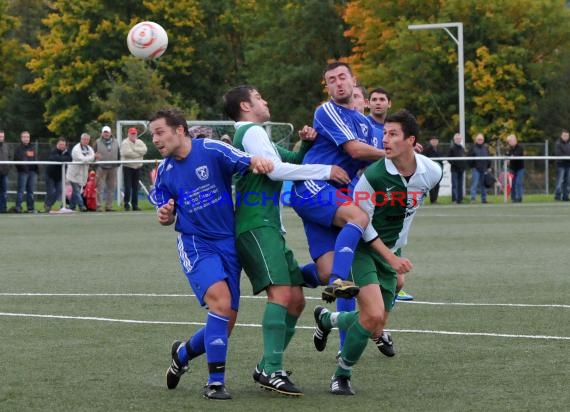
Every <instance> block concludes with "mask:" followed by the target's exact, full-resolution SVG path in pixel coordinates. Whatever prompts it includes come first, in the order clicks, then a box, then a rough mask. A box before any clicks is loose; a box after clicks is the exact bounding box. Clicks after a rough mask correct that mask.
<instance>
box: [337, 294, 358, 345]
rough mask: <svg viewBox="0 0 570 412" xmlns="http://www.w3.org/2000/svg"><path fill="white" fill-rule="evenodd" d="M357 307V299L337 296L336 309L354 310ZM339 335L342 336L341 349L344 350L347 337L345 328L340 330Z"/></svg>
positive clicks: (340, 310) (341, 310)
mask: <svg viewBox="0 0 570 412" xmlns="http://www.w3.org/2000/svg"><path fill="white" fill-rule="evenodd" d="M355 309H356V299H355V298H352V299H343V298H337V300H336V311H337V312H352V311H353V310H355ZM338 336H339V338H340V345H339V350H342V347H343V346H344V339H345V338H346V331H345V330H341V329H339V330H338Z"/></svg>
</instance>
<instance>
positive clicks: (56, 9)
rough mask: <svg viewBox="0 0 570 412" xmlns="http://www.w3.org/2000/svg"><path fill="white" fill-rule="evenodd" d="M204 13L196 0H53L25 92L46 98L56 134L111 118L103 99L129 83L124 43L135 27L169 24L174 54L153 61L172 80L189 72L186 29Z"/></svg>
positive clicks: (74, 131)
mask: <svg viewBox="0 0 570 412" xmlns="http://www.w3.org/2000/svg"><path fill="white" fill-rule="evenodd" d="M137 16H145V19H142V18H140V17H137ZM180 16H184V18H183V19H181V18H180ZM199 17H200V16H199V10H198V9H197V2H196V1H193V0H179V1H162V2H159V1H152V2H151V1H143V2H142V3H141V2H139V1H133V0H129V1H122V2H117V1H111V0H104V1H99V0H84V1H81V2H68V1H66V0H57V1H54V2H53V6H52V10H51V13H50V14H49V15H48V17H47V18H46V19H45V20H44V24H45V26H46V28H47V30H48V33H47V34H46V35H44V36H42V37H41V39H40V44H39V46H38V47H36V48H30V49H29V51H30V53H31V56H32V58H31V60H30V62H29V63H28V67H29V68H30V70H31V71H32V73H33V74H34V76H35V78H34V79H33V81H31V82H30V83H29V84H27V85H26V90H27V91H29V92H31V93H35V94H37V95H38V96H39V97H40V98H41V99H42V100H43V101H44V102H45V111H44V120H45V122H46V123H47V127H48V128H49V129H50V130H51V131H52V132H54V133H58V134H64V135H75V134H77V133H79V131H81V130H82V129H83V128H84V126H85V125H86V124H89V123H90V122H91V121H92V120H93V119H97V120H105V121H108V120H110V119H109V113H108V112H106V113H101V111H100V108H101V106H100V105H99V103H100V102H101V101H105V100H107V96H108V94H109V93H110V91H111V87H112V86H113V85H114V84H115V83H116V82H121V81H125V78H124V72H122V68H123V66H124V65H125V64H127V62H128V61H129V60H130V59H133V57H132V56H130V55H129V54H128V51H127V47H126V43H125V39H126V35H127V33H128V31H129V29H130V27H132V26H133V25H134V24H135V23H137V22H139V21H142V20H154V21H156V22H158V23H159V24H162V25H163V26H164V27H167V28H168V30H167V31H170V34H171V36H172V41H171V44H170V45H169V51H170V52H167V53H166V54H165V56H164V57H161V58H160V59H157V60H156V61H153V62H152V64H153V65H154V66H155V68H156V70H158V71H160V73H161V74H164V76H165V77H164V78H165V79H166V81H168V75H171V74H172V73H176V75H177V76H183V75H185V74H187V73H188V68H189V67H190V66H191V59H190V56H191V55H192V53H193V51H194V48H193V46H192V44H191V43H192V41H191V38H190V37H189V36H188V35H185V34H184V32H189V31H190V32H191V31H192V28H193V27H194V26H197V25H198V26H199V24H200V22H199ZM179 83H180V82H179ZM179 83H178V84H179ZM164 87H165V88H166V85H164ZM95 102H97V103H98V104H95ZM189 106H191V104H189ZM124 114H125V115H128V113H124ZM115 116H116V114H115ZM113 120H117V119H116V118H115V119H113Z"/></svg>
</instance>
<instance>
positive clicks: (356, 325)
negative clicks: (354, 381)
mask: <svg viewBox="0 0 570 412" xmlns="http://www.w3.org/2000/svg"><path fill="white" fill-rule="evenodd" d="M370 336H372V332H370V331H368V330H366V329H364V326H362V325H361V324H360V321H359V320H358V319H356V321H354V322H353V323H352V325H351V326H350V328H348V330H347V331H346V338H345V339H344V346H343V347H342V351H341V352H340V358H339V359H338V367H337V368H336V372H335V375H336V376H350V375H352V367H353V366H354V365H355V364H356V362H358V360H359V359H360V357H361V356H362V353H363V352H364V349H366V345H367V344H368V341H369V340H370Z"/></svg>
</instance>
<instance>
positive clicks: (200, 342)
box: [177, 327, 206, 365]
mask: <svg viewBox="0 0 570 412" xmlns="http://www.w3.org/2000/svg"><path fill="white" fill-rule="evenodd" d="M205 331H206V328H205V327H201V328H200V329H199V330H198V331H197V332H196V333H195V334H193V335H192V336H191V337H190V339H188V341H187V342H186V345H182V346H181V347H180V348H178V352H177V353H178V360H180V362H182V363H183V364H184V365H185V364H187V363H188V361H189V360H191V359H194V358H195V357H197V356H200V355H201V354H203V353H204V352H206V348H205V347H204V332H205Z"/></svg>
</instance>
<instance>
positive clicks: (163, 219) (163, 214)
mask: <svg viewBox="0 0 570 412" xmlns="http://www.w3.org/2000/svg"><path fill="white" fill-rule="evenodd" d="M156 216H157V218H158V223H160V224H161V225H162V226H169V225H171V224H173V223H174V220H175V217H174V199H170V200H169V201H168V203H166V204H164V205H162V206H161V207H159V208H158V210H157V212H156Z"/></svg>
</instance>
